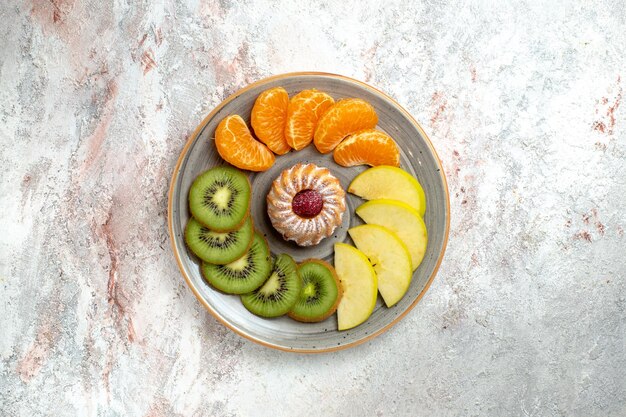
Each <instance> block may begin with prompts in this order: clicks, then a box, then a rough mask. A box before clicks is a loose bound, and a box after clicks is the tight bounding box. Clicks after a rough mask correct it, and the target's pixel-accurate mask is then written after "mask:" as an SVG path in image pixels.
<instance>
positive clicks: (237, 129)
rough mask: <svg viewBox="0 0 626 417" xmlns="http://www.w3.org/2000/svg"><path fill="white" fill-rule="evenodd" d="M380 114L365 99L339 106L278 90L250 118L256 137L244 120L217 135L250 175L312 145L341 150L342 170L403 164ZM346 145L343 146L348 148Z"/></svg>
mask: <svg viewBox="0 0 626 417" xmlns="http://www.w3.org/2000/svg"><path fill="white" fill-rule="evenodd" d="M377 123H378V115H377V114H376V110H375V109H374V107H372V105H371V104H369V103H368V102H367V101H365V100H363V99H360V98H346V99H342V100H339V101H338V102H335V100H334V99H333V98H332V97H331V96H330V95H328V94H326V93H324V92H322V91H318V90H315V89H310V90H303V91H300V92H299V93H297V94H296V95H294V96H293V97H292V98H291V99H289V94H288V93H287V90H285V89H284V88H283V87H273V88H270V89H268V90H265V91H263V92H262V93H261V94H259V96H258V97H257V99H256V101H255V102H254V106H253V107H252V111H251V113H250V124H251V125H252V129H253V130H254V134H255V135H256V138H258V140H257V139H256V138H255V137H254V136H253V135H252V133H251V132H250V129H248V126H247V125H246V122H245V121H244V119H243V118H242V117H241V116H239V115H236V114H234V115H230V116H227V117H225V118H224V119H223V120H222V121H221V122H220V124H219V125H218V127H217V129H216V130H215V145H216V147H217V151H218V153H219V154H220V156H221V157H222V158H223V159H224V160H225V161H227V162H229V163H231V164H232V165H234V166H236V167H238V168H241V169H246V170H250V171H265V170H267V169H269V168H270V167H271V166H272V165H273V164H274V161H275V156H274V154H277V155H284V154H286V153H287V152H289V150H290V149H294V150H296V151H298V150H301V149H304V148H305V147H307V146H308V145H309V144H310V143H311V142H314V143H315V147H316V148H317V150H318V151H320V152H321V153H328V152H331V151H333V150H335V153H334V158H335V161H336V162H337V163H338V164H339V165H343V166H346V167H349V166H355V165H371V166H378V165H390V166H399V165H400V152H399V149H398V145H397V144H396V142H395V141H394V140H393V139H392V138H391V137H390V136H389V135H387V134H386V133H384V132H381V131H379V130H375V129H374V127H375V126H376V124H377ZM342 141H343V143H342Z"/></svg>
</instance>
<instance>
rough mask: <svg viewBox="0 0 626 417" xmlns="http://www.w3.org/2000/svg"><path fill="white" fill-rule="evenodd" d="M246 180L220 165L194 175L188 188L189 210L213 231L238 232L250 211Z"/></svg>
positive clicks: (240, 174)
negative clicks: (235, 230) (196, 175)
mask: <svg viewBox="0 0 626 417" xmlns="http://www.w3.org/2000/svg"><path fill="white" fill-rule="evenodd" d="M251 194H252V191H251V189H250V181H248V177H247V176H246V175H245V174H244V173H243V172H241V171H239V170H238V169H236V168H232V167H229V166H220V167H215V168H211V169H209V170H208V171H205V172H203V173H202V174H200V175H198V177H197V178H196V179H195V181H194V182H193V184H191V188H190V189H189V210H191V214H192V215H193V217H195V218H196V220H198V221H199V222H200V223H202V224H203V225H205V226H206V227H208V228H209V229H211V230H214V231H216V232H227V231H230V230H234V229H238V228H239V227H240V226H241V225H242V224H243V222H244V220H245V219H246V217H248V213H249V211H250V195H251Z"/></svg>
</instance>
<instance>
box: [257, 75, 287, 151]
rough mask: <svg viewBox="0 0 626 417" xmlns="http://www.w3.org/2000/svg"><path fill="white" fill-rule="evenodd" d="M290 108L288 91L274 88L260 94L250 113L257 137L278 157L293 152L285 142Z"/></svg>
mask: <svg viewBox="0 0 626 417" xmlns="http://www.w3.org/2000/svg"><path fill="white" fill-rule="evenodd" d="M288 106H289V94H287V90H285V89H284V88H282V87H274V88H270V89H269V90H265V91H263V92H262V93H261V94H259V96H258V97H257V99H256V101H255V102H254V107H252V112H251V113H250V124H251V125H252V128H253V129H254V133H255V134H256V137H257V138H259V140H260V141H261V142H263V143H264V144H265V145H267V147H268V148H270V150H271V151H272V152H274V153H275V154H278V155H284V154H286V153H287V152H289V151H290V150H291V147H290V146H289V145H288V144H287V141H286V140H285V122H286V121H287V107H288Z"/></svg>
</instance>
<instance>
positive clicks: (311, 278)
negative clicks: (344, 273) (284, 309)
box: [288, 259, 343, 322]
mask: <svg viewBox="0 0 626 417" xmlns="http://www.w3.org/2000/svg"><path fill="white" fill-rule="evenodd" d="M298 274H299V275H300V278H301V279H302V291H300V294H299V297H298V300H297V301H296V304H295V305H294V306H293V308H292V309H291V311H290V312H289V313H288V315H289V317H291V318H292V319H294V320H298V321H304V322H315V321H322V320H325V319H327V318H328V317H329V316H330V315H331V314H333V313H334V312H335V311H336V310H337V306H338V305H339V301H340V300H341V296H342V293H343V291H342V288H341V284H340V283H339V278H338V277H337V274H336V273H335V268H333V267H332V265H330V264H329V263H327V262H324V261H321V260H319V259H308V260H306V261H303V262H302V263H301V264H300V265H298Z"/></svg>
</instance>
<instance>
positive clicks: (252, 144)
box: [215, 114, 275, 171]
mask: <svg viewBox="0 0 626 417" xmlns="http://www.w3.org/2000/svg"><path fill="white" fill-rule="evenodd" d="M215 147H216V148H217V152H218V153H219V154H220V156H221V157H222V159H224V160H225V161H226V162H229V163H230V164H232V165H234V166H236V167H237V168H241V169H247V170H249V171H265V170H266V169H268V168H269V167H271V166H272V165H274V160H275V156H274V154H273V153H272V151H270V150H269V149H268V148H267V146H265V145H264V144H262V143H261V142H259V141H257V140H256V139H254V137H252V134H251V133H250V130H249V129H248V126H247V125H246V122H244V121H243V119H242V118H241V116H239V115H236V114H235V115H232V116H228V117H225V118H224V119H223V120H222V121H221V122H220V124H219V125H218V126H217V129H215Z"/></svg>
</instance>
